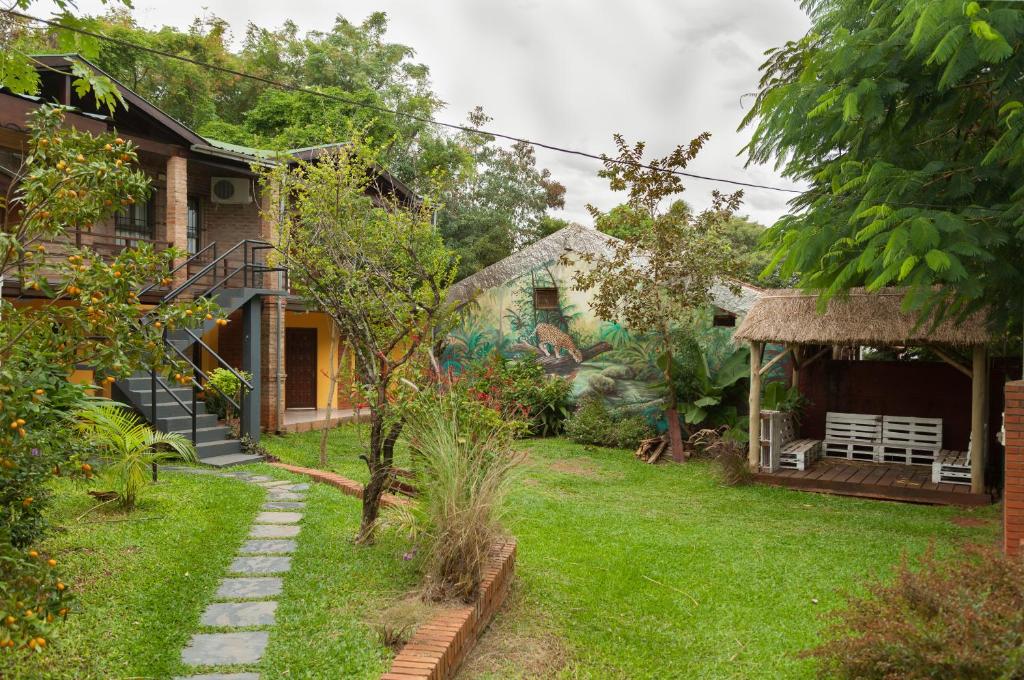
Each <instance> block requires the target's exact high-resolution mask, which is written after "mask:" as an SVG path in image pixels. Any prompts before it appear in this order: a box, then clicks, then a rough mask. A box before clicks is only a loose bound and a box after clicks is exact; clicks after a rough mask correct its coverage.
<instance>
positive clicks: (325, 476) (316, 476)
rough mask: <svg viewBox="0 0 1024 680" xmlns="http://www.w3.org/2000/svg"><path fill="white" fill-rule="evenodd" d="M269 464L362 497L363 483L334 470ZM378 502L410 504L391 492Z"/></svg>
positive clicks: (394, 505)
mask: <svg viewBox="0 0 1024 680" xmlns="http://www.w3.org/2000/svg"><path fill="white" fill-rule="evenodd" d="M270 465H272V466H274V467H276V468H281V469H282V470H287V471H288V472H294V473H296V474H300V475H306V476H307V477H309V478H310V479H312V480H314V481H317V482H322V483H324V484H327V485H330V486H333V487H334V488H335V489H339V490H340V491H341V492H342V493H344V494H346V495H349V496H355V497H356V498H362V497H363V485H362V484H360V483H359V482H357V481H355V480H354V479H349V478H348V477H342V476H341V475H339V474H336V473H334V472H328V471H326V470H316V469H314V468H306V467H300V466H298V465H289V464H288V463H270ZM380 504H381V505H383V506H384V507H386V508H391V507H396V506H402V505H411V504H412V502H411V501H410V500H409V499H407V498H402V497H401V496H396V495H394V494H391V493H386V494H383V495H382V496H381V497H380Z"/></svg>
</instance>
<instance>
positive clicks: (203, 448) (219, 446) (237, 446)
mask: <svg viewBox="0 0 1024 680" xmlns="http://www.w3.org/2000/svg"><path fill="white" fill-rule="evenodd" d="M232 453H242V444H241V442H239V441H238V440H237V439H221V440H220V441H214V442H200V443H198V444H196V455H197V456H199V458H200V460H206V459H207V458H212V457H213V456H221V455H228V454H232Z"/></svg>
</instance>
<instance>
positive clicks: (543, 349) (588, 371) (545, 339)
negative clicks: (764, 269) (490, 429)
mask: <svg viewBox="0 0 1024 680" xmlns="http://www.w3.org/2000/svg"><path fill="white" fill-rule="evenodd" d="M578 266H581V265H580V264H578V263H577V264H574V265H569V264H565V263H562V262H560V261H558V260H552V261H549V262H545V263H543V264H540V265H537V266H535V267H533V268H532V269H529V270H528V271H525V272H523V273H521V274H520V275H519V276H517V277H515V278H513V279H512V280H510V281H507V282H506V283H505V284H503V285H500V286H495V287H493V288H490V289H487V290H483V291H481V292H480V293H479V295H477V297H476V298H475V299H474V300H473V301H472V302H470V303H469V305H468V306H467V307H466V308H465V310H464V313H463V316H462V319H461V322H460V323H459V325H458V326H456V327H455V328H454V329H453V330H452V331H451V333H450V335H449V337H448V345H447V347H446V349H445V352H444V354H443V367H444V368H445V369H446V370H448V371H451V372H453V373H459V372H461V371H462V370H464V369H465V368H467V367H468V366H470V365H471V364H473V363H474V362H477V361H479V360H481V359H484V358H486V357H488V356H489V355H491V354H492V353H494V352H497V353H499V354H501V355H502V356H504V357H506V358H510V359H513V358H519V359H531V360H533V361H536V362H538V363H539V364H540V365H541V366H543V367H544V369H545V371H546V372H548V373H549V374H554V375H560V376H563V377H565V378H567V379H569V380H571V381H572V386H573V389H572V396H573V398H574V399H575V400H579V399H580V398H582V397H585V396H589V395H593V396H599V397H601V398H602V399H603V400H604V401H605V402H607V404H608V405H609V406H610V407H613V408H616V409H618V410H620V411H623V412H627V413H634V414H640V415H644V416H647V417H649V418H650V419H651V420H652V421H654V420H657V419H658V418H659V417H660V413H661V410H662V409H663V406H662V404H661V402H662V399H663V398H664V396H665V385H664V382H663V372H662V370H661V369H660V368H659V366H658V362H659V356H660V350H659V347H658V343H657V342H655V341H654V340H653V339H651V338H648V337H645V336H644V334H643V333H637V332H635V331H634V330H632V329H630V328H627V327H625V326H624V325H622V324H620V323H616V322H614V321H602V320H601V319H599V318H597V316H596V315H595V314H594V313H593V311H592V310H591V307H590V304H589V293H586V292H581V291H577V290H573V286H572V274H573V272H574V271H575V270H576V268H577V267H578ZM552 291H557V292H555V293H552ZM538 303H540V304H538ZM712 320H713V311H712V310H707V312H706V314H704V315H703V316H702V318H700V319H697V320H695V322H694V324H693V328H690V329H686V331H685V333H683V335H684V336H685V342H689V343H691V344H692V345H693V351H692V352H689V353H687V355H686V358H685V361H686V362H687V363H688V365H689V371H688V373H692V374H693V376H694V377H693V379H692V380H691V381H690V382H691V383H692V384H691V385H690V387H691V388H692V389H691V391H692V393H693V395H695V396H694V397H693V398H694V399H705V401H709V400H713V399H714V398H715V397H714V396H713V395H715V394H720V393H721V391H722V388H720V387H716V386H717V385H718V384H719V379H721V380H724V381H726V382H727V383H728V385H729V386H731V385H732V384H734V383H735V382H736V380H735V379H734V378H735V376H736V375H738V372H737V371H736V370H735V369H736V365H743V366H746V362H747V360H748V359H747V355H746V351H745V349H743V348H738V347H736V346H735V345H734V344H733V343H732V340H731V338H732V328H728V327H717V326H714V325H713V323H712ZM709 394H710V395H712V396H709ZM699 408H700V407H698V409H699ZM694 413H695V414H696V413H698V411H694Z"/></svg>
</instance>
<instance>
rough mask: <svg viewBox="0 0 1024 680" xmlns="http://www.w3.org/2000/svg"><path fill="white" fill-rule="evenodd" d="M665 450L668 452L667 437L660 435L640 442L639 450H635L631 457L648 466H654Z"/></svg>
mask: <svg viewBox="0 0 1024 680" xmlns="http://www.w3.org/2000/svg"><path fill="white" fill-rule="evenodd" d="M666 450H668V436H667V435H662V436H660V437H652V438H650V439H645V440H643V441H642V442H640V448H638V449H637V450H636V453H634V454H633V456H634V457H635V458H636V459H637V460H640V461H643V462H645V463H647V464H648V465H654V464H655V463H657V462H658V459H659V458H661V455H662V454H663V453H665V451H666Z"/></svg>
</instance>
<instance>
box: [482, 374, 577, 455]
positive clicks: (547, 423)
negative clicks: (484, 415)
mask: <svg viewBox="0 0 1024 680" xmlns="http://www.w3.org/2000/svg"><path fill="white" fill-rule="evenodd" d="M464 375H465V377H464V378H462V379H463V380H466V381H468V384H469V386H470V387H471V388H472V389H474V390H476V392H477V397H478V398H479V399H481V400H482V401H484V402H486V403H488V404H489V405H491V406H492V407H493V408H495V409H496V410H498V411H500V412H501V413H502V414H503V415H504V416H505V417H507V418H518V419H521V420H524V421H525V422H526V423H527V424H528V426H529V427H528V431H527V433H528V434H533V435H541V436H545V437H546V436H550V435H554V434H558V433H559V432H561V430H562V423H563V421H564V420H565V418H566V417H567V416H568V415H569V395H570V393H571V392H572V384H571V383H570V382H569V381H568V380H566V379H564V378H560V377H558V376H549V375H547V374H546V373H545V372H544V368H543V367H542V366H540V365H539V364H537V363H536V362H533V361H529V360H509V359H505V358H504V357H502V356H500V355H498V354H495V355H493V356H492V357H491V358H489V359H487V360H486V361H484V362H482V363H480V364H477V365H475V366H473V367H471V368H470V369H469V370H468V371H467V372H466V373H465V374H464Z"/></svg>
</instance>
